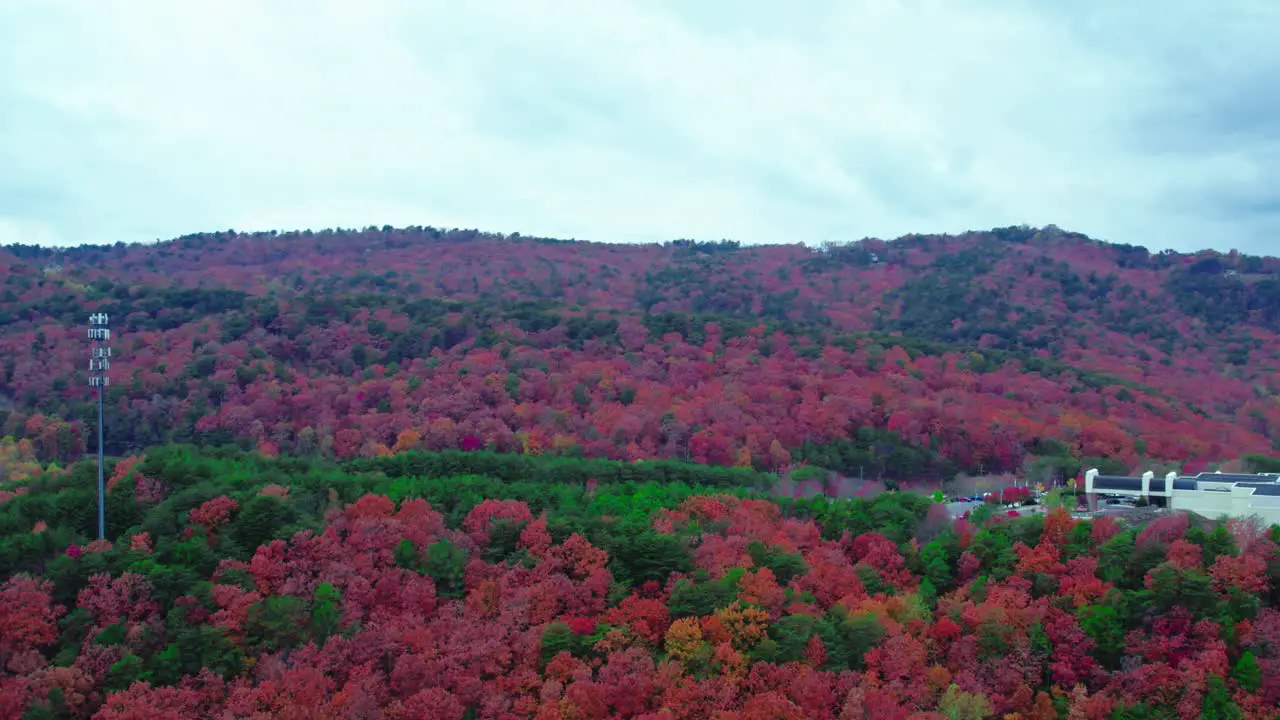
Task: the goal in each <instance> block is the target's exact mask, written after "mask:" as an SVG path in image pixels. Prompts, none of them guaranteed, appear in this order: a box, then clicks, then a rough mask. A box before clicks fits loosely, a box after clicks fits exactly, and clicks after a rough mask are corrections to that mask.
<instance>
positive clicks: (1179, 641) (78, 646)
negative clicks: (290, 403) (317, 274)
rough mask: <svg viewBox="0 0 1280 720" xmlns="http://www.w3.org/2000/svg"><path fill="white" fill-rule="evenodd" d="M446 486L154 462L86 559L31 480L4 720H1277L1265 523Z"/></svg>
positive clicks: (692, 483) (74, 515)
mask: <svg viewBox="0 0 1280 720" xmlns="http://www.w3.org/2000/svg"><path fill="white" fill-rule="evenodd" d="M481 455H483V453H481ZM463 462H464V461H462V460H460V459H458V458H457V457H452V458H451V456H447V455H446V456H440V457H438V458H434V459H433V458H432V456H429V455H424V454H421V453H419V454H418V455H416V456H412V455H411V456H407V457H406V460H405V463H404V464H403V469H405V470H406V471H407V470H409V469H416V470H418V471H420V472H421V473H422V474H417V475H412V474H404V473H401V472H393V473H391V474H388V473H387V472H384V470H383V469H378V468H377V467H376V466H373V465H369V466H361V468H360V469H357V468H356V466H355V465H352V466H349V467H348V468H346V469H343V468H341V467H339V466H336V465H333V464H330V463H327V462H324V461H316V460H312V459H293V458H285V457H281V458H275V459H271V458H265V457H263V456H262V455H261V454H258V453H254V454H243V453H240V452H236V451H231V452H212V451H195V450H193V449H192V448H184V447H170V448H163V449H160V450H157V451H155V452H153V453H151V454H149V455H148V456H146V457H145V458H131V459H130V460H128V461H122V462H118V463H116V464H115V466H114V467H113V469H112V482H111V491H110V504H109V513H110V516H109V517H110V520H111V523H110V525H109V532H108V536H109V537H108V539H107V540H106V541H92V542H89V541H88V540H89V534H88V533H89V532H91V531H92V530H93V529H94V514H93V500H92V490H91V488H92V482H91V480H92V477H93V474H94V468H93V467H92V465H91V464H89V463H80V464H76V465H73V466H72V467H70V468H69V469H65V470H59V469H56V468H55V469H52V470H45V471H42V472H40V473H39V474H38V475H36V476H35V477H34V478H32V479H28V480H26V481H23V482H24V485H23V486H24V487H25V488H26V490H27V491H26V492H25V493H22V494H19V495H14V496H12V497H9V498H8V499H6V500H4V501H3V502H2V503H0V548H2V550H0V578H2V580H0V715H2V716H4V717H14V718H18V717H22V718H90V717H92V718H97V719H98V720H116V719H121V718H175V719H178V718H193V717H225V718H232V717H236V718H239V717H263V718H265V717H298V718H303V717H307V718H451V719H452V720H460V719H461V718H472V717H474V718H523V717H530V718H602V719H603V718H615V717H616V718H623V717H628V718H630V717H645V718H691V719H692V718H712V717H719V718H804V719H806V720H810V719H811V720H822V719H832V720H835V719H836V718H841V719H843V718H908V717H909V718H958V717H966V718H967V717H972V718H986V717H1006V718H1013V717H1016V718H1045V719H1048V718H1110V717H1118V718H1196V717H1241V718H1273V717H1275V714H1276V706H1277V702H1280V610H1278V609H1277V606H1278V604H1280V550H1278V547H1280V546H1278V545H1277V542H1278V541H1280V527H1273V528H1269V529H1268V528H1262V527H1259V526H1257V525H1256V524H1253V523H1250V522H1247V521H1239V520H1233V521H1230V522H1226V523H1217V524H1214V523H1207V524H1206V523H1204V522H1203V521H1199V520H1193V519H1191V518H1189V517H1188V516H1186V515H1166V516H1163V517H1162V518H1161V519H1159V520H1157V521H1155V522H1153V523H1152V524H1150V525H1148V526H1146V527H1127V526H1123V525H1118V524H1117V523H1116V522H1115V521H1114V520H1111V519H1106V520H1105V521H1102V520H1100V521H1097V522H1092V523H1091V522H1089V521H1082V520H1075V519H1073V518H1072V517H1071V516H1070V515H1069V514H1068V513H1067V512H1066V511H1064V510H1057V511H1055V512H1053V513H1051V514H1049V515H1048V516H1047V517H1045V516H1038V517H1022V518H1007V517H998V518H994V519H991V520H989V521H987V522H986V523H984V524H982V525H979V526H974V525H972V524H970V523H968V522H965V521H957V522H952V521H950V520H948V519H947V518H946V514H945V513H942V515H941V519H940V518H939V517H938V515H937V513H936V512H935V510H936V509H940V508H939V506H935V505H932V504H931V503H930V502H929V501H927V500H924V499H923V498H920V497H918V496H916V495H913V494H910V493H892V492H890V493H883V494H880V495H878V496H876V497H874V498H868V499H850V500H834V501H833V500H829V499H822V498H815V499H810V500H788V499H780V498H776V497H771V496H760V495H756V494H755V492H754V491H747V490H734V491H731V492H726V491H725V490H723V489H718V488H711V487H707V486H705V485H702V484H700V483H701V481H702V480H703V479H708V480H711V481H713V482H718V480H717V478H718V477H719V475H720V474H722V473H723V472H724V471H723V470H718V469H715V468H705V467H700V466H696V465H690V466H680V467H683V468H684V469H683V472H682V471H680V470H678V469H677V465H674V464H673V465H672V466H671V467H669V468H658V467H651V468H648V469H644V468H641V469H638V470H629V468H630V466H628V465H624V464H616V465H615V466H614V468H613V472H612V473H610V472H609V470H610V468H609V467H607V466H605V465H602V464H600V463H599V462H597V463H592V462H589V461H582V460H577V461H575V460H558V459H554V458H538V459H535V460H533V461H530V460H528V458H527V457H521V456H511V457H510V459H509V462H512V463H516V465H513V466H512V467H521V468H524V469H526V470H527V471H528V473H529V479H521V478H519V477H494V476H492V475H486V474H473V475H448V474H447V473H449V472H452V471H453V468H455V467H458V466H459V464H460V463H463ZM503 462H508V461H504V460H503V458H500V457H492V458H489V459H482V460H478V461H474V464H473V466H472V467H473V469H480V468H490V469H491V471H492V472H494V473H497V474H499V475H501V474H502V473H504V472H507V470H506V468H507V467H508V466H507V465H504V464H503ZM575 463H576V465H575ZM544 466H545V467H544ZM578 466H581V467H578ZM384 469H391V470H395V468H394V467H392V466H384ZM588 469H589V471H590V472H591V473H598V474H600V475H601V476H604V477H607V478H608V479H607V480H598V481H597V480H596V479H594V478H592V477H589V476H588V475H587V470H588ZM624 470H625V471H627V472H632V473H633V475H631V476H626V475H625V474H624ZM557 476H559V477H560V479H559V480H557V479H556V478H557ZM939 520H941V521H939Z"/></svg>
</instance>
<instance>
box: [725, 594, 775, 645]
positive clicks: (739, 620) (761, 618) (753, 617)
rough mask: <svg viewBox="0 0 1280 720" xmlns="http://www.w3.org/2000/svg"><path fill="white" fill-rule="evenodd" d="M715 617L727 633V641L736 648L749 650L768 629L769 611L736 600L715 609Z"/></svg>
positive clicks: (762, 637) (761, 638)
mask: <svg viewBox="0 0 1280 720" xmlns="http://www.w3.org/2000/svg"><path fill="white" fill-rule="evenodd" d="M716 618H717V619H718V620H720V624H721V625H723V626H724V629H725V630H726V631H727V632H728V633H729V641H730V642H731V643H732V644H733V647H734V648H735V649H737V650H749V649H751V648H752V647H754V646H755V644H756V643H758V642H760V641H761V640H763V639H764V636H765V633H766V632H767V631H768V630H769V613H767V612H765V611H764V610H761V609H760V608H758V607H751V606H744V605H743V604H742V603H740V602H738V601H737V600H735V601H733V602H732V603H730V604H729V606H728V607H725V608H722V609H720V610H718V611H716Z"/></svg>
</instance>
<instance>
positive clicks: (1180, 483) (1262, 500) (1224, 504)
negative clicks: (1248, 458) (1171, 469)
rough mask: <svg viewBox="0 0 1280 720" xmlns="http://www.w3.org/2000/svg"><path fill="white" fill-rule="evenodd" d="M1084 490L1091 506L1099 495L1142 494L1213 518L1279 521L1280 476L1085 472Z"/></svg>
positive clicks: (1183, 509) (1128, 495)
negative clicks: (1136, 475)
mask: <svg viewBox="0 0 1280 720" xmlns="http://www.w3.org/2000/svg"><path fill="white" fill-rule="evenodd" d="M1084 490H1085V493H1087V494H1088V496H1089V498H1090V507H1092V508H1096V507H1097V497H1098V496H1099V495H1119V496H1123V497H1140V498H1146V499H1147V500H1148V501H1150V502H1153V503H1156V504H1160V505H1164V506H1165V507H1168V508H1169V509H1171V510H1181V511H1186V512H1193V513H1198V514H1200V515H1204V516H1206V517H1210V518H1216V517H1219V516H1222V515H1225V516H1227V517H1248V516H1250V515H1256V516H1258V518H1259V519H1261V520H1262V521H1263V522H1264V523H1266V524H1268V525H1270V524H1276V523H1280V475H1275V474H1265V473H1264V474H1257V475H1248V474H1244V473H1200V474H1198V475H1179V474H1178V473H1169V474H1168V475H1166V476H1164V477H1163V478H1161V479H1159V480H1157V479H1156V477H1155V473H1152V472H1147V473H1144V474H1143V475H1142V476H1140V477H1131V476H1125V475H1099V474H1098V471H1097V470H1096V469H1094V470H1089V471H1088V472H1086V473H1085V474H1084Z"/></svg>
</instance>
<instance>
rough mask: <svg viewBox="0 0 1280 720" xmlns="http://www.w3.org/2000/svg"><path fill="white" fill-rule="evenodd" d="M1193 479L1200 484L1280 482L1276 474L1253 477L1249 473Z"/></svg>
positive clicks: (1209, 474)
mask: <svg viewBox="0 0 1280 720" xmlns="http://www.w3.org/2000/svg"><path fill="white" fill-rule="evenodd" d="M1191 477H1192V479H1195V480H1199V481H1200V482H1222V483H1238V482H1247V483H1256V482H1263V483H1268V482H1277V481H1280V475H1277V474H1276V473H1258V474H1256V475H1252V474H1249V473H1200V474H1199V475H1193V476H1191Z"/></svg>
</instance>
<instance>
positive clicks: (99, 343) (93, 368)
mask: <svg viewBox="0 0 1280 720" xmlns="http://www.w3.org/2000/svg"><path fill="white" fill-rule="evenodd" d="M108 320H109V318H108V317H107V314H106V313H93V314H92V315H90V316H89V387H92V388H97V389H98V539H99V540H105V539H106V537H107V491H106V486H105V485H104V484H103V480H102V474H103V462H104V460H103V454H102V391H103V389H104V388H106V387H108V386H110V385H111V378H109V377H107V370H109V369H110V368H111V346H110V345H109V343H110V342H111V328H110V327H109V326H108V324H107V323H108Z"/></svg>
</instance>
